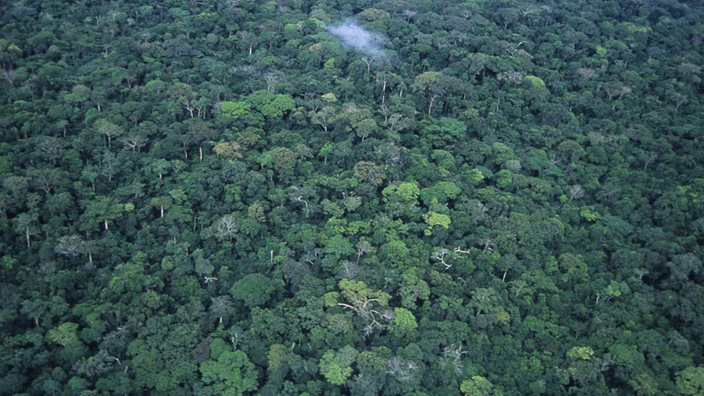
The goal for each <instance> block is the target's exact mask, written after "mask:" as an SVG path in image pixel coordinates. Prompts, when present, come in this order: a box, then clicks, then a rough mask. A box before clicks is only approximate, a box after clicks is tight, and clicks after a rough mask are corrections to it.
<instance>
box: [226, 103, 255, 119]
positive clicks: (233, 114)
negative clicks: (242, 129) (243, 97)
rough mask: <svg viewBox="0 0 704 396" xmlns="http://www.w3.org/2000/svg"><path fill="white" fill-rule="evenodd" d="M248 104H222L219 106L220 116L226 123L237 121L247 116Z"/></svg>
mask: <svg viewBox="0 0 704 396" xmlns="http://www.w3.org/2000/svg"><path fill="white" fill-rule="evenodd" d="M250 108H251V106H250V104H249V103H248V102H222V103H221V104H220V115H221V116H222V117H223V118H224V119H225V120H227V121H237V120H239V119H240V118H242V117H244V116H246V115H248V114H249V111H250Z"/></svg>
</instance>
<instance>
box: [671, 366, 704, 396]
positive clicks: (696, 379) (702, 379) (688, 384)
mask: <svg viewBox="0 0 704 396" xmlns="http://www.w3.org/2000/svg"><path fill="white" fill-rule="evenodd" d="M675 378H676V379H675V383H676V384H677V388H678V389H679V391H680V394H681V395H702V394H704V368H702V367H687V368H686V369H684V370H682V371H679V372H677V373H675Z"/></svg>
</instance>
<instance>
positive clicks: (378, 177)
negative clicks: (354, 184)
mask: <svg viewBox="0 0 704 396" xmlns="http://www.w3.org/2000/svg"><path fill="white" fill-rule="evenodd" d="M354 177H355V178H356V179H357V180H359V181H360V182H362V183H370V184H372V185H375V186H380V185H382V184H383V183H384V179H386V173H385V172H384V170H383V169H382V168H381V167H380V166H378V165H377V164H375V163H373V162H370V161H360V162H358V163H357V164H356V165H355V166H354Z"/></svg>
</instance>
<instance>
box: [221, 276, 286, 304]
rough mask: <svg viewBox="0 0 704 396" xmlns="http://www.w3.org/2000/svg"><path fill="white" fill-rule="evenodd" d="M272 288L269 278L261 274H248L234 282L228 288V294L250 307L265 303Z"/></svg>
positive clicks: (269, 296)
mask: <svg viewBox="0 0 704 396" xmlns="http://www.w3.org/2000/svg"><path fill="white" fill-rule="evenodd" d="M274 289H275V287H274V282H273V281H272V280H271V279H269V278H267V277H266V276H264V275H262V274H249V275H247V276H245V277H244V278H242V279H240V280H239V281H237V282H235V284H234V285H233V286H232V288H231V289H230V294H232V297H234V298H235V299H236V300H241V301H242V302H244V304H245V305H246V306H247V307H249V308H252V307H258V306H261V305H264V304H266V302H267V301H269V299H270V298H271V295H272V293H274Z"/></svg>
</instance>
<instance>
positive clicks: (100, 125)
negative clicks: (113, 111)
mask: <svg viewBox="0 0 704 396" xmlns="http://www.w3.org/2000/svg"><path fill="white" fill-rule="evenodd" d="M93 128H95V131H96V132H97V133H98V134H100V135H102V136H103V138H104V139H105V145H106V146H107V147H108V148H112V140H113V139H115V138H116V137H118V136H120V135H122V134H123V133H124V132H125V131H124V129H123V128H122V127H120V126H118V125H115V124H113V123H112V122H110V121H108V120H106V119H104V118H101V119H99V120H97V121H95V124H94V125H93Z"/></svg>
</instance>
